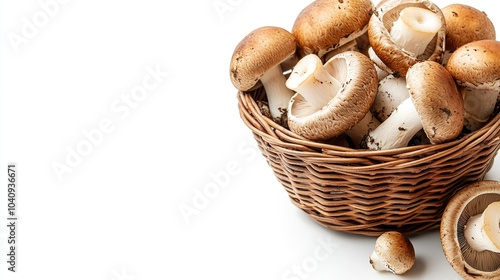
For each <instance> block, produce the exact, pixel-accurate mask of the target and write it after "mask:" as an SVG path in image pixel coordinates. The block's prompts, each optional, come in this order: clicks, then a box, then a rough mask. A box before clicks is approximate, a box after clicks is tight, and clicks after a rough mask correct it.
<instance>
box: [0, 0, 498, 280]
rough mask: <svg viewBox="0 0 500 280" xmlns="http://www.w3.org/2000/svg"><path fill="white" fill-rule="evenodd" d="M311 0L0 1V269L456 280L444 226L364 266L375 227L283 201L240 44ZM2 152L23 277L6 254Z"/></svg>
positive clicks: (65, 275) (67, 274) (483, 6)
mask: <svg viewBox="0 0 500 280" xmlns="http://www.w3.org/2000/svg"><path fill="white" fill-rule="evenodd" d="M310 2H311V1H310V0H308V1H304V0H295V1H289V0H275V1H268V0H253V1H246V0H205V1H154V0H141V1H138V0H136V1H118V0H113V1H111V0H110V1H96V0H86V1H81V0H66V1H62V0H61V1H60V2H54V0H53V1H49V0H39V1H34V0H29V1H27V0H25V1H4V0H2V1H1V2H0V3H1V4H0V34H1V38H0V137H1V139H0V143H1V144H0V157H1V161H0V179H1V180H0V182H3V183H1V184H0V186H1V188H0V198H1V201H0V207H1V208H0V214H1V215H0V221H1V224H0V249H1V250H0V251H1V255H0V260H1V262H0V279H54V280H58V279H73V280H79V279H105V280H122V279H123V280H129V279H136V280H156V279H396V278H398V279H399V278H401V279H459V277H458V275H457V274H456V273H455V272H454V271H453V270H452V269H451V266H449V265H448V263H447V261H446V260H445V258H444V256H443V253H442V250H441V245H440V242H439V233H438V231H433V232H427V233H423V234H419V235H416V236H412V237H411V240H412V242H413V244H414V247H415V250H416V254H417V262H416V264H415V266H414V268H413V269H412V270H411V271H410V272H409V273H408V274H406V275H405V276H404V277H396V276H394V275H391V274H389V273H379V272H376V271H374V270H373V269H372V268H371V266H370V264H369V262H368V257H369V254H370V253H371V251H372V250H373V246H374V242H375V238H371V237H363V236H357V235H352V234H346V233H341V232H333V231H331V230H328V229H325V228H323V227H321V226H320V225H318V224H316V223H315V222H313V221H312V220H311V219H309V218H308V217H307V216H306V215H305V214H304V213H303V212H301V211H300V210H299V209H297V208H296V207H295V206H293V205H292V204H291V202H290V201H289V199H288V197H287V195H286V193H285V191H284V189H283V188H282V186H281V185H280V184H279V183H278V181H277V180H276V178H275V177H274V175H273V174H272V171H271V169H270V168H269V167H268V166H267V164H266V162H265V160H264V158H263V157H262V156H261V155H260V154H259V152H258V150H257V148H256V146H255V143H254V141H253V139H252V136H251V134H250V131H249V129H248V128H247V127H246V126H245V125H244V124H243V122H242V121H241V119H240V117H239V113H238V108H237V100H236V90H235V88H234V87H233V86H232V84H231V83H230V80H229V73H228V68H229V60H230V57H231V55H232V52H233V50H234V47H235V46H236V44H237V43H238V42H239V41H240V40H241V39H242V38H243V37H244V36H245V35H246V34H247V33H249V32H250V31H252V30H253V29H255V28H257V27H260V26H264V25H276V26H281V27H283V28H286V29H289V30H290V29H291V26H292V24H293V21H294V19H295V17H296V15H298V13H299V12H300V11H301V10H302V9H303V8H304V7H305V6H306V5H308V4H309V3H310ZM454 2H456V3H465V4H469V5H472V6H474V7H476V8H478V9H480V10H485V11H486V12H488V11H491V10H492V9H495V8H492V7H491V6H492V4H491V3H492V2H491V1H465V0H464V1H458V0H456V1H454ZM44 3H56V4H57V6H54V5H53V6H51V7H50V10H49V12H50V14H49V12H47V11H46V8H44ZM435 3H436V4H437V5H438V6H440V7H444V6H445V5H447V4H450V3H452V1H444V0H440V1H438V0H436V1H435ZM216 7H219V9H216ZM224 8H226V9H225V10H224ZM490 17H491V19H492V21H493V22H494V24H495V26H497V27H498V26H500V16H497V15H494V14H493V13H491V15H490ZM34 23H36V24H37V25H34ZM30 24H33V26H30ZM23 32H24V35H23ZM20 38H21V39H20ZM152 71H153V72H155V71H156V72H160V74H159V76H157V77H156V80H155V79H150V78H151V77H152V76H151V74H150V73H151V72H152ZM165 73H168V75H167V74H165ZM145 81H146V82H147V83H148V84H147V85H149V86H150V90H147V91H144V92H143V94H142V95H138V92H136V90H138V87H139V86H141V85H142V84H143V82H145ZM133 94H135V95H133ZM131 97H132V99H131V102H130V103H125V102H126V101H125V100H126V99H127V98H131ZM134 98H135V99H134ZM98 129H99V130H100V131H101V132H99V133H100V134H101V135H102V137H99V136H98V135H99V133H98V132H97V130H98ZM93 133H94V134H93ZM96 133H97V134H96ZM86 134H91V135H94V136H93V137H94V143H93V144H91V145H90V146H89V143H90V142H89V141H88V140H87V136H85V135H86ZM78 149H80V151H81V152H83V153H84V154H85V155H83V156H82V157H81V158H78V156H75V154H74V153H75V151H77V150H78ZM68 161H69V162H68ZM9 162H15V163H17V166H18V208H17V214H18V217H19V220H18V235H17V238H18V251H17V261H18V262H17V267H16V268H17V269H18V272H17V273H11V272H8V271H7V263H6V254H7V251H6V245H7V239H6V238H7V232H8V229H7V227H6V212H7V211H6V210H7V206H6V201H7V199H6V195H7V183H6V166H7V164H8V163H9ZM62 165H64V166H66V168H67V169H60V167H61V166H62ZM70 165H71V166H70ZM54 166H56V167H57V166H59V170H60V177H58V175H57V172H55V170H54ZM499 168H500V166H499V165H498V164H497V165H495V166H494V167H493V169H492V170H491V172H490V173H489V174H488V176H487V177H488V178H489V179H500V176H499V175H498V171H499ZM61 170H63V171H64V172H63V171H61ZM61 172H62V174H61ZM224 174H225V175H224ZM217 178H218V179H217ZM213 184H218V185H219V187H218V188H217V189H219V191H218V192H215V193H212V194H211V197H210V198H207V199H206V201H202V200H200V198H199V196H200V195H199V193H200V192H202V191H203V189H204V188H208V187H207V186H214V185H213ZM183 207H184V209H187V207H192V209H195V210H196V211H194V212H192V213H191V215H183V214H182V212H181V210H180V209H181V208H183ZM325 243H328V244H330V245H329V246H326V247H325V245H324V244H325ZM318 252H321V254H320V255H318ZM294 268H295V269H294ZM296 269H300V270H301V271H302V274H300V275H299V274H296V275H295V276H294V275H293V273H294V272H293V271H297V270H296Z"/></svg>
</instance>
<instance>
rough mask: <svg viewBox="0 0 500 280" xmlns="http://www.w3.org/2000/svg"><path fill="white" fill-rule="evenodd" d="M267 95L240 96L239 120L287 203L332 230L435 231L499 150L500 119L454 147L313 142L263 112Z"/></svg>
mask: <svg viewBox="0 0 500 280" xmlns="http://www.w3.org/2000/svg"><path fill="white" fill-rule="evenodd" d="M261 100H265V92H263V90H256V91H254V92H248V93H243V92H238V106H239V110H240V116H241V118H242V120H243V121H244V123H245V124H246V125H247V126H248V127H249V128H250V129H251V131H252V132H253V134H254V137H255V139H256V141H257V143H258V145H259V148H260V150H261V152H262V154H263V155H264V157H265V158H266V160H267V162H268V163H269V166H270V167H271V168H272V169H273V171H274V174H275V175H276V178H277V179H278V181H279V182H280V183H281V184H282V185H283V187H284V188H285V190H286V191H287V193H288V195H289V197H290V199H291V201H292V203H293V204H295V205H296V206H297V207H299V208H300V209H302V210H303V211H305V212H306V213H307V214H308V215H309V216H310V217H311V218H312V219H314V220H315V221H317V222H318V223H319V224H321V225H323V226H325V227H328V228H330V229H333V230H338V231H344V232H351V233H355V234H362V235H368V236H378V235H380V234H382V233H383V232H385V231H388V230H397V231H400V232H403V233H406V234H414V233H418V232H423V231H427V230H431V229H435V228H438V227H439V223H440V220H441V215H442V212H443V211H444V208H445V206H446V203H447V201H448V200H449V199H450V197H451V196H452V195H453V194H454V193H455V192H456V191H458V190H459V189H461V188H462V187H464V186H465V185H467V184H469V183H471V182H474V181H478V180H482V179H483V178H484V176H485V174H486V172H487V171H488V170H489V169H490V168H491V166H492V164H493V160H494V157H495V155H496V153H497V151H498V149H499V147H500V121H499V119H500V114H497V115H496V116H495V117H494V118H493V119H492V120H491V121H490V122H488V124H487V125H486V126H485V127H483V128H482V129H480V130H478V131H476V132H474V133H471V134H467V135H466V136H464V137H462V138H461V139H459V140H455V141H453V142H450V143H445V144H437V145H419V146H412V147H407V148H400V149H393V150H387V151H368V150H359V149H351V148H346V147H341V146H335V145H329V144H323V143H318V142H314V141H310V140H307V139H304V138H301V137H300V136H298V135H296V134H294V133H293V132H291V131H289V130H288V129H285V128H283V127H281V126H279V125H277V124H276V123H274V122H273V121H271V120H270V119H269V118H267V117H265V116H263V115H262V114H261V112H260V109H259V106H258V104H257V101H261Z"/></svg>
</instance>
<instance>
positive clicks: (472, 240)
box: [464, 201, 500, 253]
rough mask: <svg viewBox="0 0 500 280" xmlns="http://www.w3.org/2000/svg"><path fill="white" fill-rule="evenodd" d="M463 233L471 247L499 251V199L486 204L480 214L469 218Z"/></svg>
mask: <svg viewBox="0 0 500 280" xmlns="http://www.w3.org/2000/svg"><path fill="white" fill-rule="evenodd" d="M464 235H465V239H466V240H467V243H468V244H469V246H470V247H471V248H472V249H474V250H476V251H479V252H481V251H484V250H488V251H492V252H495V253H500V201H496V202H493V203H491V204H490V205H488V207H486V209H485V210H484V212H483V213H482V214H479V215H476V216H473V217H471V218H469V220H468V221H467V224H466V225H465V229H464Z"/></svg>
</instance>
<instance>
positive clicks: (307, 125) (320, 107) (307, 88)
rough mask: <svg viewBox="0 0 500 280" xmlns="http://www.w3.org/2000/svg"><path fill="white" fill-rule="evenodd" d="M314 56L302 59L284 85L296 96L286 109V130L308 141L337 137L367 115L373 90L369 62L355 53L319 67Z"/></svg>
mask: <svg viewBox="0 0 500 280" xmlns="http://www.w3.org/2000/svg"><path fill="white" fill-rule="evenodd" d="M321 68H322V67H321V62H320V60H319V58H318V57H317V56H316V55H313V54H311V55H308V56H306V57H304V58H302V59H301V60H300V61H299V63H297V66H296V67H295V68H294V69H293V71H292V73H291V74H290V77H289V78H288V80H287V82H286V84H287V86H288V87H289V88H291V89H293V90H295V91H296V92H297V93H296V94H295V95H294V96H293V97H292V99H291V100H290V103H289V106H288V126H289V128H290V130H292V131H293V132H295V133H297V134H299V135H301V136H302V137H305V138H308V139H311V140H326V139H329V138H333V137H337V136H339V135H341V134H343V133H344V132H346V131H348V130H350V129H351V128H352V127H353V126H355V125H356V124H357V123H359V122H360V121H361V120H362V119H363V118H364V117H365V116H366V114H367V113H368V112H369V109H370V107H371V105H372V103H373V100H374V99H375V95H376V91H377V83H378V81H377V73H376V72H375V68H374V66H373V63H372V62H371V61H370V59H369V58H368V57H367V56H365V55H363V54H361V53H359V52H356V51H346V52H343V53H340V54H338V55H336V56H334V57H332V58H331V59H330V60H328V62H327V63H325V64H324V65H323V68H324V71H323V69H321Z"/></svg>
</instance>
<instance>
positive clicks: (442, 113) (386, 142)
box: [365, 60, 464, 150]
mask: <svg viewBox="0 0 500 280" xmlns="http://www.w3.org/2000/svg"><path fill="white" fill-rule="evenodd" d="M406 84H407V88H408V91H409V93H410V98H408V99H406V100H404V101H403V102H401V104H399V106H398V107H396V109H395V110H394V112H392V114H391V115H390V116H389V118H387V119H386V120H385V121H383V122H382V123H381V124H380V125H379V126H378V127H377V128H376V129H374V130H373V131H371V132H370V133H368V135H367V137H366V140H365V144H366V146H367V147H368V148H369V149H371V150H386V149H394V148H400V147H405V146H407V145H408V142H409V141H410V139H411V138H412V137H413V135H415V134H416V133H417V132H418V131H420V130H421V129H424V131H425V133H426V135H427V136H428V138H429V140H430V142H431V143H433V144H436V143H443V142H447V141H450V140H453V139H455V138H456V137H457V136H458V135H459V134H460V132H461V131H462V127H463V123H464V109H463V99H462V97H461V96H460V94H459V92H458V89H457V87H456V84H455V81H454V80H453V77H452V76H451V75H450V74H449V73H448V71H446V69H445V68H444V67H443V66H442V65H441V64H439V63H437V62H434V61H429V60H427V61H422V62H419V63H417V64H414V65H413V66H412V67H410V69H409V70H408V72H407V73H406Z"/></svg>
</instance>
